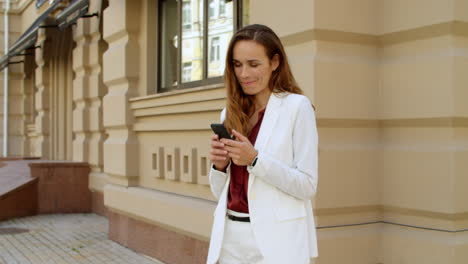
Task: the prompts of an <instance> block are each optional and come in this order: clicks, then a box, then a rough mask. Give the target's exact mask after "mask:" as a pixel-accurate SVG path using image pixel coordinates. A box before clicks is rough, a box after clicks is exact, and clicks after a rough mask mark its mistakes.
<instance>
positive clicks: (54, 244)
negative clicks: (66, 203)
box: [0, 214, 163, 264]
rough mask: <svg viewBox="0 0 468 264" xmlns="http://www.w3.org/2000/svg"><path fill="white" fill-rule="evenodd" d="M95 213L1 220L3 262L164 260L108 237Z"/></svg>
mask: <svg viewBox="0 0 468 264" xmlns="http://www.w3.org/2000/svg"><path fill="white" fill-rule="evenodd" d="M107 231H108V221H107V219H106V218H104V217H101V216H98V215H96V214H53V215H38V216H32V217H24V218H17V219H11V220H7V221H3V222H0V264H49V263H50V264H77V263H79V264H81V263H87V264H110V263H112V264H114V263H116V264H129V263H135V264H163V263H162V262H159V261H157V260H154V259H151V258H149V257H147V256H144V255H142V254H138V253H136V252H134V251H132V250H130V249H128V248H126V247H123V246H121V245H120V244H117V243H115V242H113V241H111V240H109V239H108V238H107Z"/></svg>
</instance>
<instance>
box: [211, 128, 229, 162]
mask: <svg viewBox="0 0 468 264" xmlns="http://www.w3.org/2000/svg"><path fill="white" fill-rule="evenodd" d="M218 138H219V137H218V135H216V134H213V136H212V137H211V148H210V160H211V162H212V163H213V165H214V166H215V168H216V169H217V170H219V171H226V167H227V166H228V164H229V161H230V160H231V158H230V157H229V156H228V152H227V150H226V149H225V145H224V143H222V142H220V141H219V139H218Z"/></svg>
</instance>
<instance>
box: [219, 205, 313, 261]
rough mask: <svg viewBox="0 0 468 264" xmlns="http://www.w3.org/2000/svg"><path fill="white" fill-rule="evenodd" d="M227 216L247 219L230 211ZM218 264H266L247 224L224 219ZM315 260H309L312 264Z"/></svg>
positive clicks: (244, 215) (250, 227)
mask: <svg viewBox="0 0 468 264" xmlns="http://www.w3.org/2000/svg"><path fill="white" fill-rule="evenodd" d="M228 214H230V215H234V216H238V217H248V216H249V215H248V214H244V213H239V212H235V211H231V210H229V209H228ZM218 263H219V264H267V263H266V261H265V260H264V259H263V256H262V253H260V250H259V249H258V247H257V243H256V241H255V237H254V235H253V231H252V226H251V225H250V223H249V222H239V221H233V220H230V219H229V218H227V217H226V224H225V227H224V239H223V245H222V246H221V255H220V256H219V261H218ZM314 263H315V259H310V264H314Z"/></svg>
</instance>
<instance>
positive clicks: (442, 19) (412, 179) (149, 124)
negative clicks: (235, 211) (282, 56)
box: [0, 0, 468, 264]
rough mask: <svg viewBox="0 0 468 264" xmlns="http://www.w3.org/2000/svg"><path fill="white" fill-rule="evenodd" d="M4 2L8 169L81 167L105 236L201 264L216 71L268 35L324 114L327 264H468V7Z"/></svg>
mask: <svg viewBox="0 0 468 264" xmlns="http://www.w3.org/2000/svg"><path fill="white" fill-rule="evenodd" d="M0 2H1V4H2V10H1V12H2V17H1V18H0V40H1V41H0V42H1V44H0V53H1V54H2V55H3V57H2V59H1V61H0V67H1V68H2V72H1V73H0V78H1V79H2V81H1V84H0V98H1V99H2V100H1V101H2V102H1V106H2V107H1V117H0V119H1V121H2V122H1V126H0V127H1V131H0V132H1V133H0V134H1V135H2V139H3V138H6V141H2V143H1V144H0V147H2V149H3V148H4V147H5V142H7V145H6V149H5V150H6V153H5V152H4V154H3V155H4V156H5V155H6V156H35V157H41V158H43V159H51V160H69V161H80V162H82V161H84V162H87V163H88V164H89V165H90V167H91V173H90V174H89V180H90V181H89V182H90V185H89V188H90V189H91V191H92V192H93V208H94V210H95V211H96V212H97V213H100V214H104V215H106V216H107V217H108V219H109V223H110V230H109V236H110V237H111V239H113V240H115V241H117V242H119V243H121V244H123V245H125V246H128V247H130V248H133V249H135V250H137V251H140V252H142V253H145V254H147V255H149V256H153V257H155V258H158V259H160V260H162V261H164V262H166V263H204V261H205V260H206V255H207V250H208V241H209V236H210V232H211V225H212V214H213V210H214V207H215V204H216V201H215V199H214V197H213V196H212V194H211V192H210V189H209V182H208V173H209V169H210V161H209V159H208V150H209V138H210V135H211V133H212V132H211V130H210V128H209V127H210V126H209V125H210V123H213V122H217V121H218V118H219V113H220V111H221V110H222V109H223V107H224V105H225V98H226V94H225V90H224V85H223V83H222V78H221V77H220V74H222V70H220V68H222V67H224V61H223V59H224V54H225V52H226V43H227V41H228V39H229V36H231V35H232V32H233V30H234V29H235V28H238V27H239V26H240V25H242V24H247V23H261V24H266V25H268V26H270V27H271V28H273V29H274V30H275V31H276V32H277V34H278V35H279V36H280V38H281V39H282V41H283V44H284V45H285V48H286V51H287V53H288V56H289V60H290V64H291V65H292V68H293V72H294V74H295V76H296V78H297V80H298V82H299V84H300V86H301V87H302V89H303V90H304V92H305V94H306V95H307V96H308V97H309V98H310V99H311V101H312V102H313V103H314V105H315V106H316V114H317V124H318V131H319V188H318V193H317V196H316V197H315V199H314V205H315V209H314V210H315V213H316V217H317V219H316V220H317V224H318V239H319V241H318V243H319V244H318V247H319V258H318V260H317V263H319V264H338V263H352V264H361V263H375V264H377V263H379V264H402V263H415V264H419V263H446V264H464V263H468V203H467V201H468V192H466V191H465V190H466V189H467V188H468V103H466V101H467V99H466V98H468V74H467V73H466V71H467V69H468V0H355V1H348V0H294V1H280V0H250V1H246V0H244V1H223V0H179V1H176V0H173V1H171V0H154V1H153V0H89V1H80V0H75V1H65V0H64V1H57V0H55V1H52V0H50V1H33V0H11V1H9V2H10V4H9V6H7V1H5V0H2V1H0ZM44 14H45V15H44ZM5 16H7V20H5V19H4V17H5ZM205 20H206V21H205ZM5 21H8V22H7V23H6V24H5ZM171 23H176V24H171ZM177 23H178V24H177ZM35 25H36V26H35ZM58 25H60V27H58ZM27 33H29V35H28V34H27ZM210 34H211V35H210ZM180 35H181V37H179V36H180ZM5 38H8V39H9V44H8V48H6V47H5V45H4V40H5ZM13 55H14V56H13ZM5 72H6V74H4V73H5ZM5 78H7V80H6V81H5ZM5 84H7V87H5ZM5 89H7V93H6V92H5ZM5 99H7V100H5ZM5 102H7V104H8V107H7V112H5V111H4V107H3V106H4V103H5ZM5 119H6V121H5ZM5 124H6V125H7V131H8V132H7V133H6V134H5V133H4V132H3V131H4V127H5Z"/></svg>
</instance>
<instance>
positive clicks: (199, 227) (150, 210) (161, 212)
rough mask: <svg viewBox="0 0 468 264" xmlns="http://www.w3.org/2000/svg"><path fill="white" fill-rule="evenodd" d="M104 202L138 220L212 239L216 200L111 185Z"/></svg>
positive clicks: (107, 186)
mask: <svg viewBox="0 0 468 264" xmlns="http://www.w3.org/2000/svg"><path fill="white" fill-rule="evenodd" d="M104 205H105V206H107V208H108V209H110V210H112V211H114V212H118V213H119V214H121V215H126V216H129V217H132V218H134V219H137V220H140V221H143V222H148V223H150V224H154V225H159V226H162V227H164V228H165V229H169V230H171V231H174V232H177V233H180V234H183V235H188V236H190V237H193V238H196V239H198V240H202V241H208V240H209V237H210V234H211V226H212V224H213V212H214V209H215V206H216V203H215V202H213V201H208V200H203V199H197V198H193V197H187V196H182V195H177V194H172V193H166V192H161V191H156V190H150V189H145V188H141V187H124V186H118V185H113V184H108V185H106V186H105V187H104Z"/></svg>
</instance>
